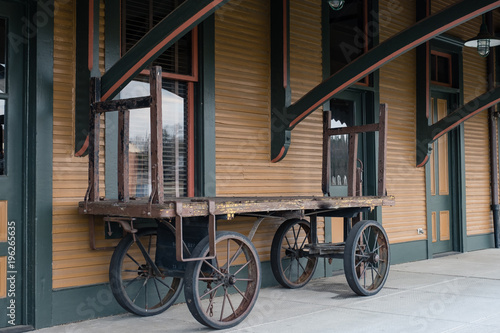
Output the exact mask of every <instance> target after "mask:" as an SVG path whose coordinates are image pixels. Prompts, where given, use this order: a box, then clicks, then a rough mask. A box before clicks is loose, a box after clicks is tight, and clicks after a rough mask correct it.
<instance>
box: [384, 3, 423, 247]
mask: <svg viewBox="0 0 500 333" xmlns="http://www.w3.org/2000/svg"><path fill="white" fill-rule="evenodd" d="M379 6H380V11H381V12H382V11H384V12H385V13H390V15H389V16H388V17H386V19H384V20H381V21H380V24H381V26H380V42H382V41H384V40H385V39H387V38H389V37H391V36H393V35H394V34H396V33H397V32H399V31H401V30H403V29H406V28H407V27H409V26H411V25H413V24H414V23H415V1H408V2H404V3H402V2H399V5H398V3H393V2H387V1H381V2H380V4H379ZM415 67H416V55H415V51H410V52H408V53H406V54H404V55H402V56H400V57H399V58H397V59H395V60H393V61H391V62H390V63H389V64H387V65H385V66H383V67H382V68H381V69H380V102H381V103H387V104H388V107H389V122H388V127H389V128H388V135H387V193H388V194H390V195H394V196H395V197H396V206H394V207H383V209H382V221H383V224H384V228H385V229H386V231H387V234H388V236H389V240H390V242H391V243H399V242H406V241H414V240H424V239H427V235H425V234H424V235H418V234H417V228H423V229H424V230H426V229H427V223H426V204H425V169H424V168H417V167H415V146H416V141H415V140H416V128H415V120H416V118H415V110H416V105H415V103H416V101H415V91H416V79H415V76H416V72H415V71H416V69H415ZM403 74H404V75H403Z"/></svg>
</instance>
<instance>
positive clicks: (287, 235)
mask: <svg viewBox="0 0 500 333" xmlns="http://www.w3.org/2000/svg"><path fill="white" fill-rule="evenodd" d="M310 243H311V225H310V224H309V222H307V221H305V220H299V219H293V220H288V221H286V222H285V223H283V224H282V225H281V226H280V227H279V228H278V230H277V231H276V234H275V235H274V238H273V243H272V245H271V268H272V271H273V274H274V277H275V278H276V280H277V281H278V282H279V283H280V284H281V285H282V286H283V287H286V288H300V287H303V286H304V285H306V283H307V282H309V280H311V278H312V276H313V274H314V270H315V269H316V265H317V264H318V258H317V257H308V255H307V254H308V253H307V252H306V251H304V249H305V247H306V245H307V244H310Z"/></svg>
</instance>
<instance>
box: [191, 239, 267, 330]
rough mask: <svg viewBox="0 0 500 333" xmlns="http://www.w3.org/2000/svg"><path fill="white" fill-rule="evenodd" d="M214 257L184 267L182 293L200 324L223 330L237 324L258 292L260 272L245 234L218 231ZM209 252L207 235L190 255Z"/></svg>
mask: <svg viewBox="0 0 500 333" xmlns="http://www.w3.org/2000/svg"><path fill="white" fill-rule="evenodd" d="M216 247H217V256H216V258H215V259H205V260H199V261H192V262H190V263H189V264H188V265H187V267H186V274H185V276H184V279H185V281H186V283H185V286H184V294H185V296H186V302H187V306H188V308H189V311H190V312H191V314H192V315H193V317H194V318H196V320H198V321H199V322H200V323H201V324H203V325H206V326H209V327H212V328H215V329H223V328H229V327H233V326H235V325H237V324H239V323H240V322H241V321H243V319H245V318H246V316H247V315H248V314H249V313H250V311H251V310H252V308H253V306H254V305H255V302H256V301H257V296H258V294H259V289H260V282H261V272H260V261H259V256H258V254H257V250H256V249H255V247H254V246H253V244H252V243H251V242H250V240H249V239H248V238H246V237H245V236H243V235H241V234H238V233H236V232H218V233H217V236H216ZM208 255H209V242H208V237H205V238H204V239H203V240H202V241H201V242H200V243H199V244H198V245H197V246H196V248H195V249H194V250H193V257H196V258H200V257H207V256H208Z"/></svg>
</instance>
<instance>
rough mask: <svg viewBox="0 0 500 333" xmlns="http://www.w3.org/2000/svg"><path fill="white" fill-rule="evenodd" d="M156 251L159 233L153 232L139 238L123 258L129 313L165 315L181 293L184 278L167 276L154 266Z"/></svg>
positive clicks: (123, 280) (122, 282)
mask: <svg viewBox="0 0 500 333" xmlns="http://www.w3.org/2000/svg"><path fill="white" fill-rule="evenodd" d="M141 247H142V250H141ZM155 252H156V234H154V233H149V234H146V235H144V234H143V235H136V241H135V242H132V243H131V244H130V246H129V248H128V249H127V251H126V253H124V254H123V256H122V261H121V266H120V279H119V280H120V284H121V290H122V291H123V294H124V296H125V299H126V302H127V303H128V304H127V305H128V306H126V307H128V310H130V311H132V312H134V313H136V314H139V315H144V314H145V313H148V312H156V313H159V312H162V311H163V310H165V309H166V308H168V307H169V306H170V305H171V303H172V302H173V301H174V300H175V298H177V295H178V293H179V292H180V285H181V279H180V278H174V277H169V276H166V275H165V274H164V273H163V272H162V271H158V268H157V267H156V266H155V265H151V264H150V262H153V263H154V261H155ZM148 257H149V258H148ZM149 260H150V261H149Z"/></svg>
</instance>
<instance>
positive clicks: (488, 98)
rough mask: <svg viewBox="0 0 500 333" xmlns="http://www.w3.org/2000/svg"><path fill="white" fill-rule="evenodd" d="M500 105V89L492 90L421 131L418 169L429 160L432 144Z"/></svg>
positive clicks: (418, 143) (418, 142)
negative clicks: (480, 113)
mask: <svg viewBox="0 0 500 333" xmlns="http://www.w3.org/2000/svg"><path fill="white" fill-rule="evenodd" d="M498 103H500V87H498V88H495V89H492V90H490V91H488V92H486V93H484V94H482V95H481V96H479V97H477V98H475V99H473V100H472V101H470V102H468V103H467V104H465V105H464V106H461V107H459V108H458V109H456V110H455V111H453V112H452V113H450V114H449V115H447V116H446V117H444V118H443V119H441V120H439V121H438V122H436V123H435V124H433V125H431V126H428V127H426V128H424V129H421V131H420V133H421V136H420V137H418V138H417V167H421V166H424V165H425V163H427V161H428V160H429V155H430V153H431V144H432V143H433V142H434V141H436V140H437V139H439V138H440V137H442V136H443V135H445V134H446V133H448V132H449V131H451V130H452V129H454V128H455V127H457V126H458V125H460V124H461V123H463V122H464V121H466V120H467V119H469V118H471V117H472V116H475V115H476V114H478V113H479V112H481V111H483V110H486V109H488V108H490V107H492V106H494V105H495V104H498Z"/></svg>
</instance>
